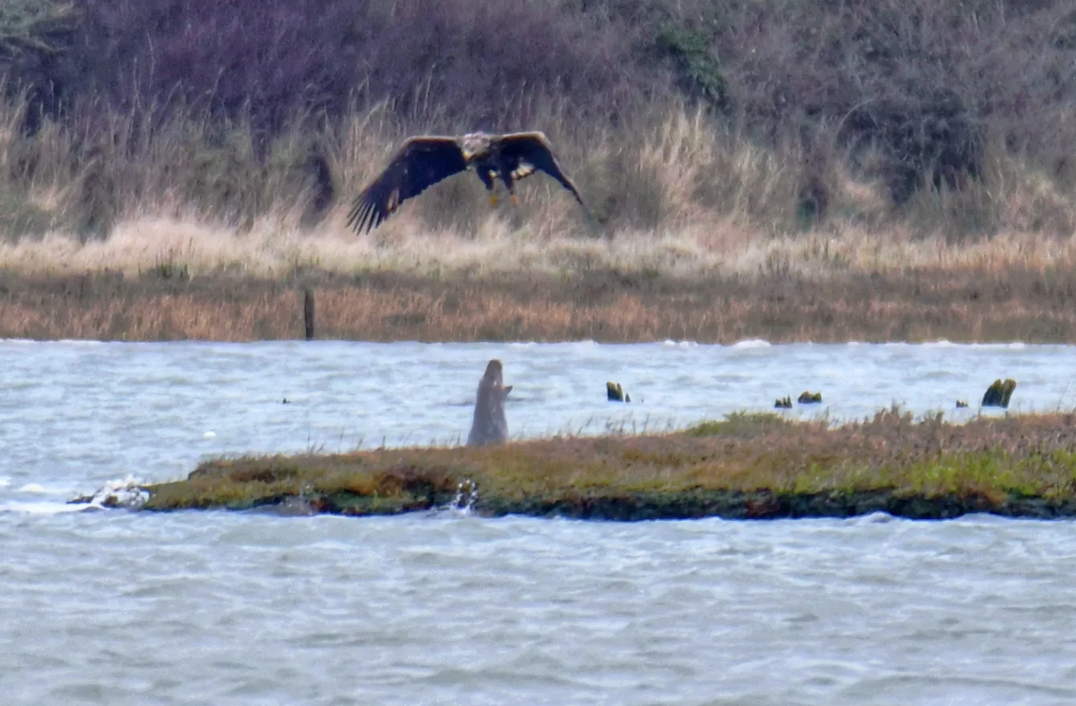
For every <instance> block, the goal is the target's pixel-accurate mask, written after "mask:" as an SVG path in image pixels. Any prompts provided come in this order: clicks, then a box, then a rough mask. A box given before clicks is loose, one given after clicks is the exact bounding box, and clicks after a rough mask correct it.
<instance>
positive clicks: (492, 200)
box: [489, 194, 500, 208]
mask: <svg viewBox="0 0 1076 706" xmlns="http://www.w3.org/2000/svg"><path fill="white" fill-rule="evenodd" d="M498 201H500V199H499V198H497V194H490V195H489V205H490V208H497V202H498Z"/></svg>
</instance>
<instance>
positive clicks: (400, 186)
mask: <svg viewBox="0 0 1076 706" xmlns="http://www.w3.org/2000/svg"><path fill="white" fill-rule="evenodd" d="M468 169H473V170H474V171H475V173H476V174H478V178H479V179H481V180H482V183H483V184H485V185H486V189H488V190H489V203H490V206H496V205H497V195H496V194H495V193H493V186H494V181H495V180H496V179H498V178H499V179H500V180H501V181H503V182H504V185H505V186H506V187H508V193H509V195H510V196H511V197H512V203H513V204H515V205H518V204H519V199H518V198H516V194H515V182H516V181H518V180H519V179H523V178H524V177H528V176H530V175H531V174H534V173H535V172H539V171H541V172H545V173H546V174H548V175H549V176H551V177H553V178H554V179H556V180H557V181H558V182H560V184H561V186H563V187H564V188H565V189H567V190H568V191H570V192H572V196H574V197H575V200H576V201H578V202H579V205H580V206H582V207H583V210H584V211H585V212H586V213H587V215H588V216H589V215H590V211H589V209H587V205H586V204H585V203H583V198H582V197H581V196H580V195H579V190H578V189H577V188H575V184H573V183H572V180H571V179H569V178H568V176H567V175H566V174H565V173H564V170H563V169H561V168H560V164H558V163H557V158H556V157H554V156H553V147H552V145H550V144H549V140H548V139H547V138H546V136H545V135H544V134H543V133H541V132H513V133H508V134H505V135H490V134H487V133H484V132H473V133H468V134H466V135H463V136H461V137H448V136H438V135H422V136H418V137H411V138H408V139H407V140H406V141H405V142H404V143H403V145H402V146H401V147H400V149H399V150H398V151H397V152H396V154H395V155H393V157H392V160H391V161H390V162H389V164H388V166H387V167H385V169H384V170H382V172H381V173H380V174H379V175H378V176H377V177H376V178H375V179H374V180H373V181H372V182H370V183H369V184H368V185H367V186H366V188H365V189H363V190H362V192H361V193H359V195H358V196H357V197H355V201H354V203H353V204H352V206H351V211H349V212H348V215H347V225H348V227H350V228H354V229H355V232H356V233H363V232H369V231H371V230H373V229H374V228H376V227H377V226H379V225H381V223H382V222H383V221H384V220H385V219H386V218H388V217H389V216H391V215H392V214H393V213H395V212H396V210H397V209H398V208H400V204H402V203H403V202H404V201H406V200H407V199H410V198H414V197H415V196H418V195H419V194H421V193H422V192H423V191H425V190H426V189H428V188H429V187H431V186H433V185H434V184H436V183H437V182H439V181H441V180H442V179H446V178H448V177H450V176H452V175H453V174H458V173H460V172H463V171H466V170H468Z"/></svg>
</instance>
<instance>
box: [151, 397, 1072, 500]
mask: <svg viewBox="0 0 1076 706" xmlns="http://www.w3.org/2000/svg"><path fill="white" fill-rule="evenodd" d="M1074 467H1076V416H1074V415H1072V414H1049V415H1026V416H1015V417H1005V418H984V417H980V418H976V419H973V420H971V421H969V422H968V423H966V424H953V423H949V422H946V421H944V420H943V419H942V417H941V415H940V414H939V415H936V416H928V417H925V418H923V419H920V420H918V421H916V420H913V418H912V416H911V415H910V414H909V413H905V412H902V411H901V410H900V409H899V408H891V409H888V410H883V411H881V412H879V413H878V414H877V415H875V417H874V418H873V419H870V420H867V421H864V422H861V423H853V424H846V425H843V426H839V427H830V426H828V425H827V424H826V423H825V422H792V421H788V420H786V419H783V418H782V417H780V416H778V415H775V414H733V415H730V416H729V417H727V418H726V419H725V420H724V421H721V422H705V423H701V424H698V425H696V426H694V427H691V428H688V429H686V430H683V431H679V432H674V433H669V434H662V435H641V436H635V435H614V436H602V437H591V438H587V437H557V438H551V439H545V440H537V441H522V442H512V443H509V444H506V445H503V446H495V447H486V448H467V447H455V448H392V449H378V450H373V451H360V452H355V453H349V454H337V455H299V456H273V457H246V458H236V459H220V460H214V461H207V462H205V463H203V464H201V465H200V466H199V467H198V468H197V469H196V470H195V471H193V472H192V473H191V474H190V477H189V479H187V480H183V481H178V482H172V483H162V484H158V485H154V486H149V487H148V488H147V490H149V492H150V499H149V501H148V504H147V505H146V509H150V510H176V509H192V508H200V509H208V508H229V509H249V508H252V507H258V506H263V505H275V504H279V503H282V502H285V501H289V502H295V501H299V502H301V503H303V504H304V509H306V510H307V511H309V512H315V513H316V512H331V513H341V514H347V515H371V514H396V513H400V512H408V511H415V510H428V509H431V508H436V507H439V506H445V505H448V504H451V503H452V502H454V501H455V500H456V499H457V494H458V493H459V492H460V491H461V489H462V490H463V491H464V495H468V494H470V493H471V491H472V490H473V489H476V493H477V494H476V495H475V496H473V504H472V506H471V509H472V511H474V512H475V513H478V514H480V515H491V516H497V515H503V514H509V513H511V514H524V515H538V516H551V515H556V516H566V517H576V518H585V519H613V520H640V519H661V518H693V517H703V516H722V517H728V518H758V519H762V518H780V517H806V516H835V517H846V516H852V515H859V514H865V513H870V512H877V511H884V512H889V513H891V514H894V515H901V516H907V517H915V518H945V517H955V516H958V515H962V514H965V513H968V512H991V513H997V514H1002V515H1013V516H1031V517H1055V516H1073V515H1076V475H1074V473H1073V468H1074ZM461 484H462V486H461ZM472 486H473V488H472ZM289 499H291V500H289Z"/></svg>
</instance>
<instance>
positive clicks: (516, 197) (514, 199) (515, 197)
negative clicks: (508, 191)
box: [512, 194, 519, 206]
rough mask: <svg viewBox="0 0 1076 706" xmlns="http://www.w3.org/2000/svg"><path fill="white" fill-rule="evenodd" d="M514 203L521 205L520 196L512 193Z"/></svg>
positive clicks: (514, 204)
mask: <svg viewBox="0 0 1076 706" xmlns="http://www.w3.org/2000/svg"><path fill="white" fill-rule="evenodd" d="M512 205H513V206H518V205H519V197H518V196H516V195H515V194H512Z"/></svg>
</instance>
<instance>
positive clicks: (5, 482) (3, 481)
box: [0, 476, 11, 488]
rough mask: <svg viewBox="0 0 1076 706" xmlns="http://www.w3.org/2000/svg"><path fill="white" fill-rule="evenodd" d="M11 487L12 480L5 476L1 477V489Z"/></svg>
mask: <svg viewBox="0 0 1076 706" xmlns="http://www.w3.org/2000/svg"><path fill="white" fill-rule="evenodd" d="M9 485H11V479H10V478H7V477H4V476H0V488H6V487H8V486H9Z"/></svg>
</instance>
